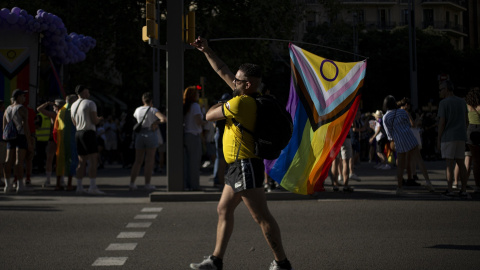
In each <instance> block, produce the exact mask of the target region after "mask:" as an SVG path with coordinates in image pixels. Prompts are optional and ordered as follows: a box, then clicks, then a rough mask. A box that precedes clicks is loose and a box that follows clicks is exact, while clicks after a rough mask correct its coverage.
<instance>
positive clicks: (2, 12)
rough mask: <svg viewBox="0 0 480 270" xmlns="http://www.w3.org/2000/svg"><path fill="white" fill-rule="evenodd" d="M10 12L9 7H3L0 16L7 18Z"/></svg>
mask: <svg viewBox="0 0 480 270" xmlns="http://www.w3.org/2000/svg"><path fill="white" fill-rule="evenodd" d="M8 14H10V11H8V9H6V8H2V10H0V17H1V18H4V19H6V18H7V17H8Z"/></svg>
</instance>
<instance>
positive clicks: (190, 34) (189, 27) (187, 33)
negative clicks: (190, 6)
mask: <svg viewBox="0 0 480 270" xmlns="http://www.w3.org/2000/svg"><path fill="white" fill-rule="evenodd" d="M185 17H186V19H185V21H186V22H183V20H182V26H183V25H185V27H184V28H185V29H184V33H183V35H182V39H183V41H185V42H186V43H193V42H194V41H195V11H190V12H188V14H187V16H185Z"/></svg>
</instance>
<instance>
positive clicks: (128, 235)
mask: <svg viewBox="0 0 480 270" xmlns="http://www.w3.org/2000/svg"><path fill="white" fill-rule="evenodd" d="M144 236H145V232H121V233H119V234H118V235H117V238H143V237H144Z"/></svg>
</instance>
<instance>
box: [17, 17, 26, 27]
mask: <svg viewBox="0 0 480 270" xmlns="http://www.w3.org/2000/svg"><path fill="white" fill-rule="evenodd" d="M26 21H27V19H26V18H25V17H24V16H22V15H20V16H18V24H20V25H25V22H26Z"/></svg>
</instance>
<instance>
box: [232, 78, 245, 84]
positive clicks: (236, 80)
mask: <svg viewBox="0 0 480 270" xmlns="http://www.w3.org/2000/svg"><path fill="white" fill-rule="evenodd" d="M237 82H248V81H247V80H240V79H237V78H235V79H233V83H235V84H236V83H237Z"/></svg>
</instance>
